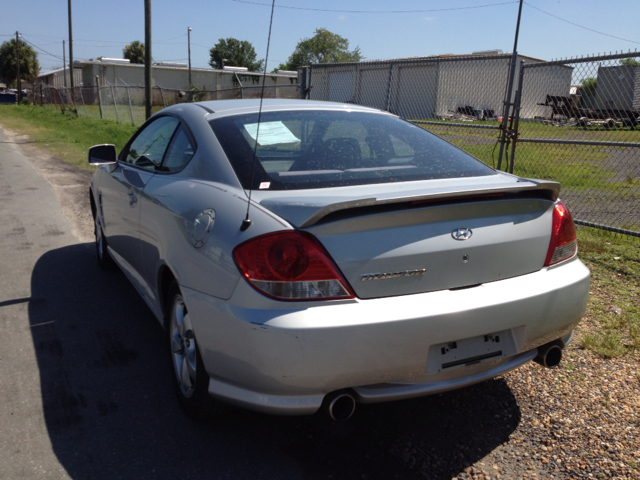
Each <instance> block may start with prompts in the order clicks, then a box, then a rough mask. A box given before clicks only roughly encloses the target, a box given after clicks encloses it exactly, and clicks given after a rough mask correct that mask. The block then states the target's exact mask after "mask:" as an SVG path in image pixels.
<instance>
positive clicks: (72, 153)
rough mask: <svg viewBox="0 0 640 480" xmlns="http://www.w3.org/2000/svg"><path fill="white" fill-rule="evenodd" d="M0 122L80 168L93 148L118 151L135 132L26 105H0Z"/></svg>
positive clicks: (128, 128) (86, 166) (83, 165)
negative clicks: (101, 146) (107, 145)
mask: <svg viewBox="0 0 640 480" xmlns="http://www.w3.org/2000/svg"><path fill="white" fill-rule="evenodd" d="M0 123H1V124H2V125H4V126H6V127H7V128H8V129H10V130H14V131H16V132H19V133H21V134H23V135H29V137H31V140H32V141H33V143H34V144H35V145H36V146H38V147H39V148H42V149H43V150H46V151H47V152H49V153H50V154H52V155H54V156H56V157H58V158H60V159H62V160H64V161H65V162H68V163H71V164H73V165H76V166H78V167H80V168H83V169H91V167H90V166H89V165H88V164H87V150H88V149H89V147H91V146H92V145H96V144H100V143H113V144H114V145H115V146H116V148H117V149H118V150H120V149H122V147H124V145H125V143H126V142H127V140H129V138H130V137H131V135H132V134H133V133H134V132H135V130H136V127H134V126H132V125H126V124H119V123H116V122H113V121H109V120H101V119H93V118H78V117H76V116H75V115H73V114H70V113H65V114H64V115H63V114H61V113H60V112H59V111H58V110H53V109H48V108H42V107H39V106H26V105H20V106H17V105H0Z"/></svg>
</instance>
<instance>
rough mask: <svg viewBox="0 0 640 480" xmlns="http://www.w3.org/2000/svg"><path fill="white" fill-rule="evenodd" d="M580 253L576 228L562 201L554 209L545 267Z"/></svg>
mask: <svg viewBox="0 0 640 480" xmlns="http://www.w3.org/2000/svg"><path fill="white" fill-rule="evenodd" d="M577 252H578V241H577V240H576V226H575V225H574V223H573V218H572V217H571V212H569V209H568V208H567V206H566V205H565V204H564V203H562V201H561V200H558V202H557V203H556V204H555V205H554V207H553V221H552V224H551V241H550V242H549V250H548V251H547V258H546V259H545V261H544V266H545V267H548V266H549V265H553V264H555V263H558V262H562V261H563V260H566V259H568V258H571V257H573V256H574V255H575V254H576V253H577Z"/></svg>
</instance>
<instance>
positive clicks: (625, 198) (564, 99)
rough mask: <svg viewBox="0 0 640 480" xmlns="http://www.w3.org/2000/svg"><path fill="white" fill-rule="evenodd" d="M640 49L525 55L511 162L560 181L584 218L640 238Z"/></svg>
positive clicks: (526, 173)
mask: <svg viewBox="0 0 640 480" xmlns="http://www.w3.org/2000/svg"><path fill="white" fill-rule="evenodd" d="M639 60H640V57H639V54H638V52H633V53H626V54H614V55H605V56H597V57H596V56H593V57H585V58H579V59H578V58H576V59H570V60H559V61H553V62H544V63H531V64H528V63H526V62H521V65H520V76H519V84H518V90H517V92H516V99H515V109H514V110H515V111H514V119H513V122H512V123H511V128H510V129H509V130H508V131H507V141H508V142H510V148H509V149H507V151H509V150H510V158H509V157H505V167H506V168H507V169H508V170H509V171H511V172H513V173H514V174H516V175H519V176H523V177H532V178H541V179H551V180H557V181H559V182H560V183H561V184H562V192H561V197H562V198H563V200H564V201H566V202H567V204H568V205H569V208H570V209H571V211H572V213H573V216H574V219H575V221H576V223H577V224H579V225H585V226H590V227H595V228H601V229H604V230H609V231H614V232H618V233H623V234H626V235H632V236H636V237H640V126H639V122H640V118H639V117H640V61H639Z"/></svg>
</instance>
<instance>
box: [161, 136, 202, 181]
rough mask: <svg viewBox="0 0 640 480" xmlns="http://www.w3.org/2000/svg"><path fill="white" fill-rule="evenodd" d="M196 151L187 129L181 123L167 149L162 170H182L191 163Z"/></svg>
mask: <svg viewBox="0 0 640 480" xmlns="http://www.w3.org/2000/svg"><path fill="white" fill-rule="evenodd" d="M195 152H196V149H195V147H194V145H193V143H192V142H191V137H189V134H188V133H187V129H186V128H185V127H184V126H183V125H180V126H179V127H178V130H177V131H176V134H175V135H174V136H173V140H172V141H171V144H170V145H169V148H168V149H167V154H166V155H165V156H164V161H163V162H162V167H163V168H162V170H164V171H166V172H177V171H179V170H182V169H183V168H184V167H185V165H186V164H187V163H189V160H191V157H193V154H194V153H195Z"/></svg>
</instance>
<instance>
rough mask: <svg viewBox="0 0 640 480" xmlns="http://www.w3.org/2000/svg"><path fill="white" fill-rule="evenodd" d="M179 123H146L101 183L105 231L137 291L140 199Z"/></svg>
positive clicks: (165, 119) (166, 118)
mask: <svg viewBox="0 0 640 480" xmlns="http://www.w3.org/2000/svg"><path fill="white" fill-rule="evenodd" d="M178 124H179V121H178V120H177V119H176V118H174V117H170V116H163V117H159V118H157V119H155V120H154V121H152V122H151V123H149V124H148V125H145V126H144V127H143V128H142V129H141V130H139V131H138V132H137V134H136V136H135V137H134V138H133V140H132V141H131V142H130V143H129V145H128V146H127V147H125V149H124V150H123V151H122V152H121V154H120V157H119V159H118V162H117V164H116V165H115V167H114V168H113V170H112V171H111V173H110V174H109V175H108V178H106V179H105V180H104V181H103V182H102V183H101V184H100V191H99V201H100V207H101V209H102V216H103V222H104V223H103V230H104V234H105V235H106V237H107V240H108V242H109V246H110V247H111V249H112V250H113V252H114V253H115V256H116V260H117V261H118V263H119V264H120V266H121V267H122V269H123V270H124V271H125V273H127V275H128V276H129V278H130V279H131V280H132V282H133V283H134V285H135V286H136V287H137V288H138V289H139V290H140V289H141V287H143V290H144V289H145V288H144V287H145V286H144V283H143V281H142V276H141V275H142V263H141V258H140V256H141V252H140V249H141V247H140V228H139V227H140V226H139V223H140V201H139V200H140V197H141V195H142V191H143V190H144V188H145V186H146V184H147V183H148V182H149V180H150V179H151V178H152V177H153V176H154V175H155V174H156V172H157V171H158V170H159V169H160V165H161V163H162V159H163V157H164V154H165V151H166V149H167V146H168V145H169V142H170V141H171V138H172V137H173V134H174V132H175V130H176V128H177V127H178Z"/></svg>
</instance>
